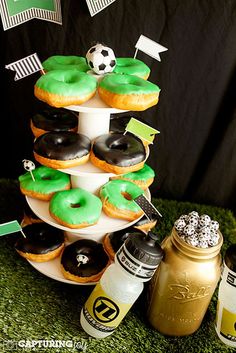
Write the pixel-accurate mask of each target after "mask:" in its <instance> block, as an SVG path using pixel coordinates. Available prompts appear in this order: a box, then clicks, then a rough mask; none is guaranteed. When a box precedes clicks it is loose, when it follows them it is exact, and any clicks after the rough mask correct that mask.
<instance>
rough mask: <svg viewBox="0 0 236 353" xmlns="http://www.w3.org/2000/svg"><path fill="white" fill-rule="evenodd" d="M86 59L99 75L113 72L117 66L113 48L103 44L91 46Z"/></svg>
mask: <svg viewBox="0 0 236 353" xmlns="http://www.w3.org/2000/svg"><path fill="white" fill-rule="evenodd" d="M86 60H87V64H88V66H89V67H90V68H91V70H93V71H94V72H95V73H96V74H97V75H103V74H106V73H109V72H112V71H113V70H114V68H115V66H116V58H115V54H114V52H113V50H112V49H111V48H109V47H106V46H104V45H102V44H96V45H94V46H93V47H91V48H90V49H89V50H88V52H87V54H86Z"/></svg>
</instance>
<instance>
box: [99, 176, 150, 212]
mask: <svg viewBox="0 0 236 353" xmlns="http://www.w3.org/2000/svg"><path fill="white" fill-rule="evenodd" d="M122 193H124V194H128V195H130V196H131V198H132V199H131V200H127V199H126V198H125V197H124V195H123V194H122ZM143 193H144V191H143V190H142V189H141V188H140V187H139V186H137V185H136V184H134V183H132V182H131V181H127V180H119V179H115V180H111V181H108V183H106V184H105V185H103V186H102V187H101V189H100V196H101V197H102V198H103V199H106V200H108V202H109V203H111V204H112V205H113V206H115V207H116V208H119V209H122V210H127V211H133V212H138V211H140V207H139V206H138V205H137V204H136V203H135V201H133V199H135V198H136V197H138V196H139V195H141V194H143Z"/></svg>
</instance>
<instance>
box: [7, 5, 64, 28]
mask: <svg viewBox="0 0 236 353" xmlns="http://www.w3.org/2000/svg"><path fill="white" fill-rule="evenodd" d="M0 15H1V18H2V24H3V29H4V31H6V30H7V29H10V28H13V27H15V26H18V25H20V24H22V23H24V22H26V21H29V20H31V19H33V18H37V19H40V20H46V21H50V22H55V23H58V24H62V18H61V1H60V0H0Z"/></svg>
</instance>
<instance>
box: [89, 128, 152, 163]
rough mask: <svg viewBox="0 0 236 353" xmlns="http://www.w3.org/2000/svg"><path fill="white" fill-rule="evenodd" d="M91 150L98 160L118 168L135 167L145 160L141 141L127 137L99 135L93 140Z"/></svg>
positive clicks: (111, 134) (133, 137)
mask: <svg viewBox="0 0 236 353" xmlns="http://www.w3.org/2000/svg"><path fill="white" fill-rule="evenodd" d="M92 149H93V153H94V155H95V156H96V157H97V158H98V159H100V160H103V161H106V163H108V164H112V165H118V166H120V167H129V166H132V165H136V164H138V163H141V162H142V161H144V160H145V158H146V152H145V148H144V146H143V143H142V142H141V140H139V139H138V138H136V137H135V136H129V135H122V134H116V133H114V134H113V133H110V134H104V135H101V136H99V137H97V138H96V139H95V141H94V144H93V147H92Z"/></svg>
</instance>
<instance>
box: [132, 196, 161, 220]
mask: <svg viewBox="0 0 236 353" xmlns="http://www.w3.org/2000/svg"><path fill="white" fill-rule="evenodd" d="M134 201H135V202H136V203H137V204H138V205H139V207H140V208H141V209H142V210H143V212H144V213H145V215H146V216H147V218H148V219H149V220H152V219H153V217H154V215H157V216H159V217H162V215H161V214H160V212H159V211H158V210H157V209H156V207H154V206H153V204H152V203H151V202H150V201H148V199H147V198H146V196H145V195H139V196H138V197H136V198H135V199H134Z"/></svg>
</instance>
